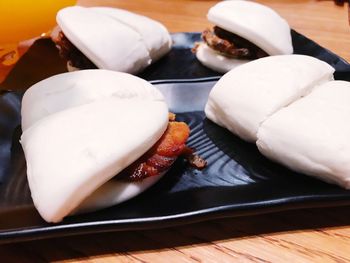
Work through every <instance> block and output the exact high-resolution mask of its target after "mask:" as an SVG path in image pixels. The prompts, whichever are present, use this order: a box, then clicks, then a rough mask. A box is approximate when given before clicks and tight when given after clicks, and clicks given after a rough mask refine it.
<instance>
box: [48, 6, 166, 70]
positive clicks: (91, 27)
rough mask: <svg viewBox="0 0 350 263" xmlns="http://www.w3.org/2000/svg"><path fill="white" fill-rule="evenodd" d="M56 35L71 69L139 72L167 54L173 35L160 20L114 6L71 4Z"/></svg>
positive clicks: (59, 20)
mask: <svg viewBox="0 0 350 263" xmlns="http://www.w3.org/2000/svg"><path fill="white" fill-rule="evenodd" d="M56 20H57V24H58V26H59V30H60V31H59V32H58V33H57V30H56V34H54V35H53V37H52V38H53V40H54V41H55V42H56V45H57V47H58V48H59V50H60V54H61V56H62V57H63V58H64V59H65V60H66V61H67V67H68V70H69V71H73V70H77V69H94V68H100V69H108V70H115V71H121V72H127V73H131V74H136V73H138V72H140V71H141V70H143V69H144V68H146V67H147V66H149V65H150V64H152V63H154V62H155V61H157V60H158V59H160V58H161V57H162V56H164V55H165V54H166V53H167V52H168V51H169V50H170V48H171V37H170V35H169V33H168V31H167V29H166V28H165V27H164V26H163V25H162V24H161V23H159V22H157V21H155V20H152V19H150V18H148V17H145V16H141V15H138V14H135V13H132V12H128V11H126V10H121V9H117V8H110V7H89V8H87V7H80V6H74V7H67V8H64V9H62V10H60V11H59V12H58V13H57V17H56Z"/></svg>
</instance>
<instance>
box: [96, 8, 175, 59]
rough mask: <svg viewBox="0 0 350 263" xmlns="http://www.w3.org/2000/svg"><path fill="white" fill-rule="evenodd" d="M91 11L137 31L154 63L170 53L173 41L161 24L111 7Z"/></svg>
mask: <svg viewBox="0 0 350 263" xmlns="http://www.w3.org/2000/svg"><path fill="white" fill-rule="evenodd" d="M91 9H92V10H95V11H97V12H101V13H102V14H105V15H109V16H110V17H112V18H113V19H115V20H116V21H119V22H121V23H123V24H125V25H127V26H129V27H131V28H132V29H134V30H135V31H137V32H138V33H139V34H140V35H141V37H142V40H143V41H144V43H145V45H146V48H147V50H148V52H149V56H150V58H151V60H152V63H153V62H155V61H157V60H158V59H159V58H161V57H162V56H164V55H165V54H166V53H168V52H169V50H170V48H171V43H172V40H171V37H170V34H169V32H168V30H167V29H166V28H165V26H163V25H162V24H161V23H159V22H157V21H155V20H153V19H150V18H148V17H146V16H141V15H138V14H135V13H132V12H129V11H126V10H123V9H117V8H110V7H92V8H91Z"/></svg>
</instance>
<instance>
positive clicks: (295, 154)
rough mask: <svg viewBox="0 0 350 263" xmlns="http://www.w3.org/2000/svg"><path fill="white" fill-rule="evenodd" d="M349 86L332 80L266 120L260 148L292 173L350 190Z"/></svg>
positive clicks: (261, 129)
mask: <svg viewBox="0 0 350 263" xmlns="http://www.w3.org/2000/svg"><path fill="white" fill-rule="evenodd" d="M349 102H350V83H349V82H345V81H331V82H328V83H326V84H323V85H322V86H320V87H318V88H317V89H315V90H314V91H313V92H312V93H311V94H310V95H308V96H307V97H305V98H303V99H300V100H298V101H296V102H294V103H293V104H291V105H290V106H288V107H286V108H284V109H281V110H280V111H278V112H277V113H275V114H273V115H272V116H271V117H270V118H269V119H267V120H266V121H265V122H264V123H263V124H262V125H261V127H260V129H259V132H258V141H257V146H258V148H259V150H260V152H261V153H262V154H264V155H265V156H267V157H268V158H270V159H272V160H275V161H277V162H280V163H282V164H284V165H285V166H287V167H289V168H290V169H292V170H295V171H298V172H301V173H305V174H308V175H312V176H315V177H317V178H319V179H322V180H324V181H326V182H330V183H335V184H338V185H340V186H342V187H344V188H346V189H350V140H349V135H350V123H349V119H350V103H349Z"/></svg>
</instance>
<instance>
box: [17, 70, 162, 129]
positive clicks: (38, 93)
mask: <svg viewBox="0 0 350 263" xmlns="http://www.w3.org/2000/svg"><path fill="white" fill-rule="evenodd" d="M111 96H116V97H119V98H125V99H127V98H130V99H131V98H143V99H148V100H160V101H163V100H164V99H163V95H162V94H161V93H160V92H159V91H158V90H157V89H156V88H155V87H154V86H152V85H151V84H150V83H148V82H147V81H145V80H143V79H141V78H138V77H135V76H132V75H130V74H127V73H122V72H115V71H109V70H96V69H91V70H82V71H76V72H70V73H64V74H59V75H56V76H53V77H50V78H47V79H45V80H42V81H40V82H38V83H36V84H35V85H33V86H32V87H31V88H30V89H28V90H27V91H26V93H25V94H24V96H23V100H22V130H23V131H24V130H26V129H27V128H28V127H30V126H31V125H33V124H34V123H35V122H36V121H38V120H40V119H42V118H44V117H46V116H47V115H50V114H53V113H55V112H58V111H62V110H65V109H67V108H71V107H75V106H80V105H82V104H86V103H91V102H94V101H96V100H100V99H103V98H107V97H111Z"/></svg>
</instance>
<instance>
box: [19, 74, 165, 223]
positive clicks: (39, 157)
mask: <svg viewBox="0 0 350 263" xmlns="http://www.w3.org/2000/svg"><path fill="white" fill-rule="evenodd" d="M113 75H114V77H113ZM87 76H91V79H89V78H86V77H87ZM84 79H85V80H86V81H85V82H84ZM118 79H119V83H118ZM89 80H91V82H89ZM98 80H99V82H98ZM146 83H147V82H146V81H144V80H142V79H139V78H137V77H134V76H131V75H128V74H124V73H117V72H109V71H105V70H89V71H79V72H73V73H65V74H61V75H58V76H54V77H51V78H49V79H47V80H44V81H42V82H40V83H38V84H36V85H34V86H33V87H32V88H30V89H29V90H28V91H27V92H26V94H25V95H24V98H23V104H24V105H25V106H24V107H23V108H22V118H23V123H26V124H24V126H26V127H25V129H24V131H23V134H22V137H21V144H22V147H23V150H24V153H25V157H26V161H27V176H28V182H29V186H30V189H31V194H32V198H33V201H34V205H35V206H36V208H37V209H38V211H39V213H40V215H41V216H42V217H43V218H44V219H45V220H46V221H48V222H59V221H61V220H62V219H63V218H64V217H65V216H67V215H69V214H72V213H76V212H81V211H87V210H88V211H91V210H95V209H100V208H103V207H107V206H111V205H114V204H117V203H120V202H122V201H125V200H127V199H129V198H131V197H133V196H135V195H137V194H139V193H140V192H142V191H144V190H145V189H146V188H148V187H149V186H151V185H152V184H153V183H155V182H156V181H157V180H158V179H159V177H158V178H149V179H147V180H144V181H142V182H139V183H134V182H124V181H117V180H110V179H111V178H112V177H114V176H115V175H117V174H118V173H119V172H120V171H122V170H123V169H124V168H126V167H127V166H128V165H130V164H131V163H132V162H134V161H135V160H137V159H138V158H139V157H140V156H141V155H143V154H144V153H145V152H146V151H147V150H148V149H149V148H151V147H152V146H153V145H154V144H155V143H156V142H157V141H158V139H159V138H160V137H161V136H162V134H163V133H164V131H165V129H166V127H167V124H168V108H167V105H166V103H165V102H164V100H163V97H162V95H161V94H160V93H159V92H158V91H157V90H156V88H155V87H153V86H152V85H150V84H148V83H147V84H146ZM60 84H61V85H60ZM96 84H99V85H98V86H96ZM94 85H95V86H94ZM84 87H85V88H86V93H84ZM93 87H95V90H94V89H93ZM129 88H130V90H129ZM46 89H47V90H46ZM55 99H57V100H55ZM36 102H38V104H36ZM32 110H33V112H32ZM117 191H118V192H117ZM101 193H103V195H101ZM80 205H81V207H80Z"/></svg>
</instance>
